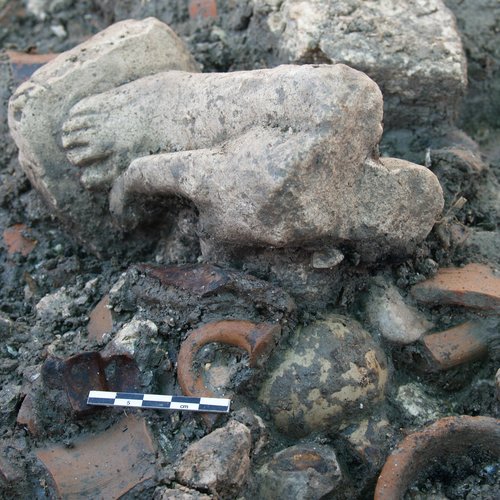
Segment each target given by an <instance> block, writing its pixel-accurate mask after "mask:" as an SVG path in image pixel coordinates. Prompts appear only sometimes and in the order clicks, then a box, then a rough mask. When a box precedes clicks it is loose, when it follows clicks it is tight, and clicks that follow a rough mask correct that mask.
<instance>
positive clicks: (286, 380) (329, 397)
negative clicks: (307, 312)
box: [259, 315, 388, 437]
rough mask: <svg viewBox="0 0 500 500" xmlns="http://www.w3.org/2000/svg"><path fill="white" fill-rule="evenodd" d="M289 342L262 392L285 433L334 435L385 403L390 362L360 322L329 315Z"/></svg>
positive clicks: (261, 396) (299, 331)
mask: <svg viewBox="0 0 500 500" xmlns="http://www.w3.org/2000/svg"><path fill="white" fill-rule="evenodd" d="M291 342H292V346H291V348H290V349H288V350H287V351H286V352H285V354H284V359H283V360H282V361H281V363H280V364H279V365H278V366H277V367H276V368H275V369H274V370H273V371H272V372H271V374H270V375H269V378H268V379H267V380H266V381H265V382H264V384H263V386H262V389H261V391H260V394H259V399H260V401H261V402H262V403H264V404H265V405H267V407H268V408H269V410H270V412H271V414H272V415H273V417H274V421H275V423H276V425H277V427H278V429H279V430H280V431H281V432H284V433H286V434H289V435H292V436H295V437H302V436H306V435H308V434H309V433H311V432H321V431H324V430H326V429H328V430H329V431H330V432H333V430H334V429H338V428H339V427H340V426H341V425H342V424H343V423H345V422H347V421H352V420H353V419H356V418H360V417H362V416H363V415H365V414H366V411H369V410H370V409H371V408H373V406H374V405H376V404H377V403H378V402H380V401H382V400H383V399H384V392H385V387H386V384H387V381H388V371H387V361H386V358H385V355H384V353H383V352H382V351H381V350H380V348H379V347H378V346H377V345H376V344H375V342H374V341H373V340H372V338H371V337H370V335H369V334H368V332H366V331H365V330H363V329H362V328H361V326H360V325H359V323H357V322H355V321H353V320H351V319H349V318H346V317H343V316H336V315H329V316H328V317H327V318H326V319H325V320H323V321H316V322H314V323H312V324H311V325H309V326H307V327H304V328H300V329H298V330H297V331H296V332H295V334H294V336H293V337H292V339H291Z"/></svg>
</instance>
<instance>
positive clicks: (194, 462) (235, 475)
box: [176, 420, 252, 498]
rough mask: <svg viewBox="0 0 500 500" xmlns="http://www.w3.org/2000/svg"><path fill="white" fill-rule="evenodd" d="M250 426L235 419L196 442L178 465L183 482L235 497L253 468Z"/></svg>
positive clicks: (180, 479)
mask: <svg viewBox="0 0 500 500" xmlns="http://www.w3.org/2000/svg"><path fill="white" fill-rule="evenodd" d="M251 446H252V440H251V436H250V430H249V429H248V428H247V427H246V426H245V425H243V424H241V423H239V422H236V421H234V420H232V421H230V422H229V423H228V424H227V425H226V426H225V427H222V428H220V429H217V430H215V431H213V432H211V433H210V434H208V435H207V436H205V437H204V438H202V439H200V440H199V441H197V442H195V443H193V444H192V445H191V446H190V447H189V448H188V449H187V450H186V452H185V453H184V455H183V456H182V458H181V460H180V463H179V465H178V467H177V473H176V478H177V481H179V483H181V484H184V485H186V486H190V487H192V488H197V489H201V490H208V491H210V492H211V493H213V494H214V495H220V496H222V497H223V498H235V496H236V495H237V493H238V491H239V490H240V489H241V488H242V486H243V485H244V483H245V481H246V479H247V476H248V473H249V470H250V450H251Z"/></svg>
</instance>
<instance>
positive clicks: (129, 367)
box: [42, 351, 140, 415]
mask: <svg viewBox="0 0 500 500" xmlns="http://www.w3.org/2000/svg"><path fill="white" fill-rule="evenodd" d="M42 377H43V383H44V385H45V386H47V387H54V388H59V389H63V390H65V391H66V394H67V396H68V399H69V402H70V404H71V408H72V409H73V411H74V412H75V413H76V414H78V415H84V414H87V413H92V412H95V411H96V408H95V407H94V406H89V405H87V397H88V395H89V391H91V390H96V391H116V392H135V391H138V390H139V388H140V383H139V377H140V373H139V369H138V367H137V364H136V363H135V361H134V360H133V359H131V358H130V357H129V356H126V355H112V356H109V357H103V356H101V354H100V353H99V352H96V351H93V352H85V353H80V354H76V355H75V356H71V357H70V358H67V359H65V360H63V359H59V358H55V357H49V358H47V360H46V361H45V363H44V364H43V366H42Z"/></svg>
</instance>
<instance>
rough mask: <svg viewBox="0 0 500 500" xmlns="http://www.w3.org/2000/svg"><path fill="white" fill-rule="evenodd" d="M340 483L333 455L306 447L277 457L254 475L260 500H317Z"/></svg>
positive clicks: (323, 449) (315, 446) (328, 450)
mask: <svg viewBox="0 0 500 500" xmlns="http://www.w3.org/2000/svg"><path fill="white" fill-rule="evenodd" d="M341 480H342V472H341V470H340V467H339V464H338V462H337V457H336V455H335V452H334V451H333V450H332V449H331V448H329V447H328V446H321V445H318V444H315V443H305V444H300V445H297V446H292V447H290V448H286V449H285V450H282V451H280V452H278V453H276V454H275V455H274V456H273V458H272V459H271V461H270V462H268V463H267V464H265V465H264V466H262V467H261V468H260V469H259V470H258V472H257V481H258V483H259V494H260V498H275V499H276V500H289V499H292V498H293V499H294V500H319V499H320V498H323V497H324V496H325V495H327V494H328V493H330V492H331V491H333V489H334V488H335V487H336V486H338V485H339V484H340V482H341Z"/></svg>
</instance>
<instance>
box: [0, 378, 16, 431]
mask: <svg viewBox="0 0 500 500" xmlns="http://www.w3.org/2000/svg"><path fill="white" fill-rule="evenodd" d="M20 393H21V386H20V385H18V384H16V383H12V382H11V383H5V384H3V385H2V388H1V390H0V416H1V417H2V420H3V421H4V422H7V421H8V420H9V419H10V418H11V417H12V416H13V415H14V414H15V412H16V407H17V405H18V403H19V399H20Z"/></svg>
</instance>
